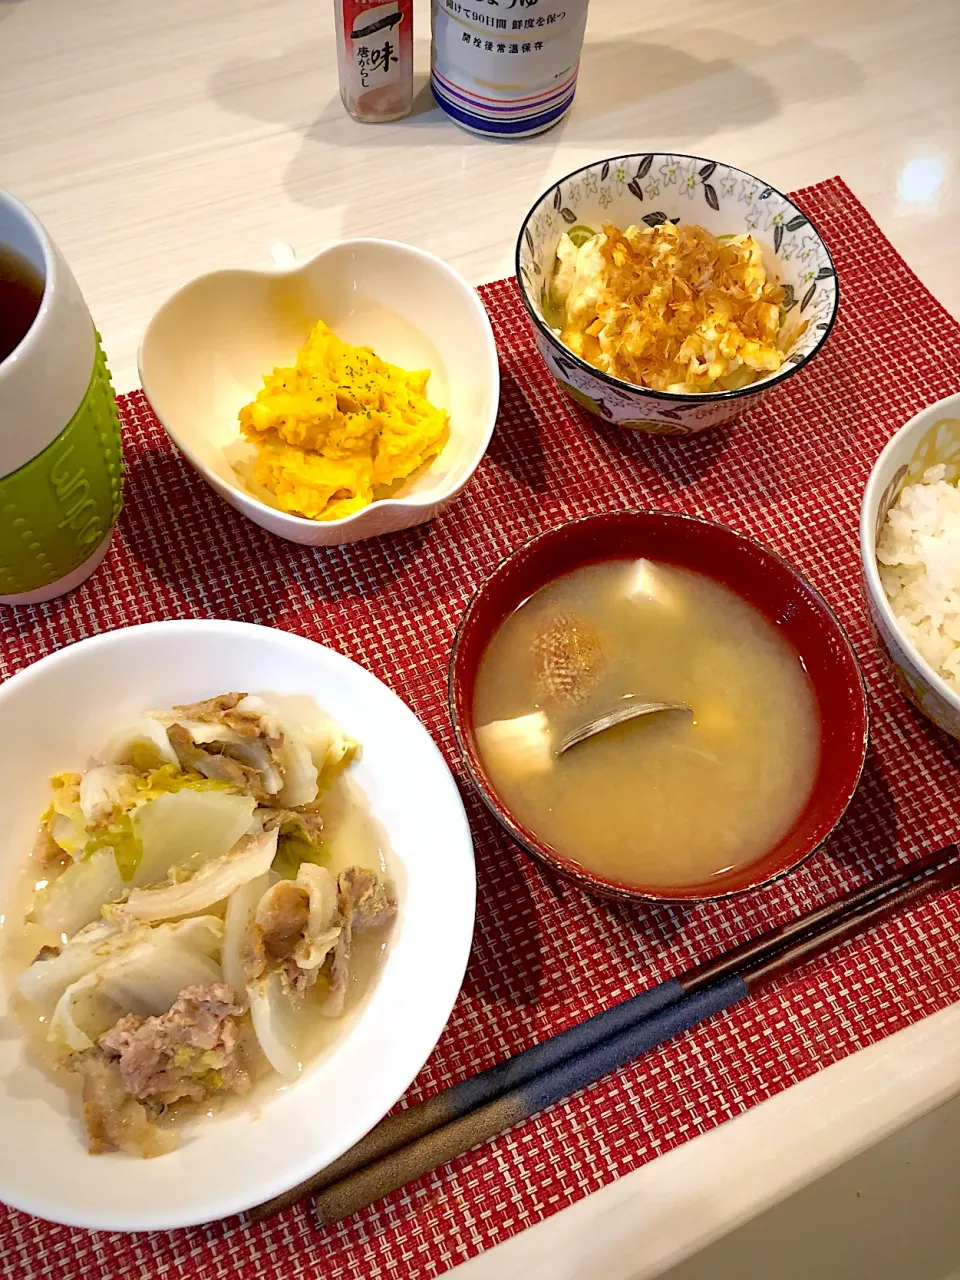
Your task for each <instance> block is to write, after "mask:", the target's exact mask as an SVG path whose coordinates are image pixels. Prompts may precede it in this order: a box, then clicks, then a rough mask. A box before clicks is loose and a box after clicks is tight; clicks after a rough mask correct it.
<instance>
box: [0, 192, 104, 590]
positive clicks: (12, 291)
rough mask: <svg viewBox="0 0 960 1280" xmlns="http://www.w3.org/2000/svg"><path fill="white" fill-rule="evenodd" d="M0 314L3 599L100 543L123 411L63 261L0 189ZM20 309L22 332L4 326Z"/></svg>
mask: <svg viewBox="0 0 960 1280" xmlns="http://www.w3.org/2000/svg"><path fill="white" fill-rule="evenodd" d="M0 312H2V313H3V315H2V316H0V320H2V322H3V323H2V324H0V343H2V345H0V604H37V603H39V602H41V601H43V600H52V599H53V598H54V597H55V596H60V595H63V594H64V593H65V592H67V591H72V590H73V588H74V587H78V586H79V585H80V583H81V582H83V581H84V580H85V579H86V578H88V577H89V576H90V574H91V573H93V571H94V570H95V569H96V568H97V566H98V565H99V564H100V561H101V560H102V559H103V557H104V556H105V555H106V553H107V549H108V548H109V545H110V538H111V535H112V533H113V527H114V525H115V524H116V521H117V516H118V515H119V514H120V504H121V491H122V486H123V459H122V454H121V449H120V421H119V417H118V415H117V405H116V400H115V399H114V395H113V388H112V386H111V384H110V374H109V371H108V370H107V365H106V361H105V360H104V357H103V351H102V350H101V347H100V337H99V335H98V333H97V331H96V330H95V328H94V326H93V320H92V319H91V317H90V312H89V311H88V310H87V305H86V303H85V302H84V300H83V295H82V294H81V292H80V289H79V286H78V285H77V282H76V280H75V279H74V278H73V274H72V273H71V271H70V268H69V267H68V266H67V264H66V262H65V261H64V259H63V257H62V255H61V253H60V251H59V250H58V249H57V247H56V245H55V244H54V243H53V241H52V240H51V239H50V237H49V236H48V235H47V233H46V232H45V231H44V229H43V227H42V226H41V225H40V223H39V222H38V221H37V219H36V218H35V217H34V216H33V214H32V213H31V212H30V210H29V209H27V208H26V207H25V206H24V205H22V204H21V203H20V202H19V201H18V200H15V199H14V197H13V196H11V195H9V194H8V193H6V192H4V191H0ZM18 317H20V318H22V327H23V329H24V331H23V333H22V335H21V334H20V331H19V328H11V326H12V325H16V324H17V320H18ZM31 317H32V318H31Z"/></svg>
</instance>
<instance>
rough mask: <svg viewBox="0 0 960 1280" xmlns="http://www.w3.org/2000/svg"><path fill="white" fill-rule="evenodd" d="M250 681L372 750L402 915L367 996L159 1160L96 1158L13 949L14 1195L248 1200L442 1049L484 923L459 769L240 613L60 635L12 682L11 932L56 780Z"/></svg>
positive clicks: (336, 1152) (9, 1169)
mask: <svg viewBox="0 0 960 1280" xmlns="http://www.w3.org/2000/svg"><path fill="white" fill-rule="evenodd" d="M233 689H237V690H241V691H251V692H259V693H272V694H275V695H289V694H297V695H307V696H309V697H310V698H312V699H313V701H314V702H315V703H316V704H317V705H318V706H319V707H321V708H322V709H323V710H325V711H327V712H329V713H330V714H331V715H332V716H333V717H334V718H335V719H336V720H337V721H339V723H340V725H341V727H342V728H343V730H344V731H345V732H346V733H347V734H348V735H350V736H352V737H355V738H356V739H357V740H358V741H359V742H360V743H361V744H362V747H363V754H362V757H361V759H360V760H359V761H358V762H356V763H355V764H353V765H351V775H352V778H353V784H352V785H354V786H355V787H356V788H358V789H359V790H360V791H362V792H363V793H364V796H365V797H366V803H367V805H368V806H369V809H370V813H371V815H372V818H373V821H374V822H375V823H376V824H377V827H378V828H379V831H380V832H382V839H383V844H384V845H385V849H386V859H387V866H388V869H389V871H390V872H391V874H392V875H393V878H394V882H395V885H396V892H397V898H398V903H399V914H398V917H397V920H396V922H395V924H394V926H393V931H392V933H391V935H390V940H389V943H388V948H387V952H386V955H385V957H384V959H383V962H382V964H381V966H380V971H379V975H378V977H377V979H376V981H375V983H374V984H373V986H372V989H371V990H370V991H369V993H368V994H367V996H366V998H365V1002H364V1003H363V1004H362V1005H361V1007H360V1009H359V1011H358V1012H357V1013H356V1014H355V1015H353V1017H352V1019H351V1020H350V1021H349V1022H348V1023H347V1025H345V1026H344V1027H343V1028H342V1029H339V1030H338V1033H337V1036H336V1038H334V1039H333V1040H332V1042H331V1043H330V1044H329V1046H328V1047H326V1048H325V1049H324V1050H323V1051H322V1053H321V1054H320V1056H319V1057H318V1058H316V1059H314V1061H313V1062H312V1063H311V1064H309V1065H308V1066H307V1067H306V1068H305V1070H304V1073H303V1075H302V1076H301V1077H300V1078H299V1079H297V1080H296V1081H295V1082H293V1083H292V1084H290V1085H288V1086H286V1087H280V1088H277V1087H273V1088H272V1089H271V1088H267V1087H266V1084H267V1083H268V1082H265V1083H264V1086H258V1087H257V1089H256V1091H255V1092H254V1094H253V1095H252V1097H251V1098H250V1099H248V1100H243V1099H240V1100H237V1101H236V1102H235V1103H231V1104H230V1105H229V1106H228V1107H227V1108H226V1109H225V1110H224V1112H223V1114H221V1115H219V1116H215V1117H213V1118H212V1119H209V1120H208V1119H203V1120H201V1121H197V1122H194V1123H193V1124H192V1125H190V1126H187V1127H185V1129H184V1131H183V1141H182V1144H181V1146H180V1147H179V1148H178V1149H177V1150H175V1151H173V1152H171V1153H169V1154H167V1155H162V1156H159V1157H158V1158H156V1159H152V1160H139V1159H137V1158H136V1157H133V1156H129V1155H122V1154H119V1153H116V1152H114V1153H110V1154H104V1155H97V1156H92V1155H89V1154H88V1152H87V1146H86V1137H85V1134H84V1131H83V1124H82V1122H81V1119H80V1115H79V1102H78V1100H74V1099H71V1098H70V1097H68V1095H67V1092H66V1091H65V1090H64V1089H63V1088H62V1087H61V1086H60V1085H59V1084H58V1083H55V1082H54V1081H53V1080H52V1079H50V1078H49V1077H48V1076H47V1075H46V1074H44V1073H43V1071H42V1070H41V1069H40V1068H39V1066H37V1065H36V1064H35V1063H34V1062H33V1061H32V1059H31V1056H30V1054H29V1053H28V1051H27V1048H26V1045H25V1042H24V1040H23V1038H22V1036H21V1035H20V1034H19V1024H18V1022H17V1021H16V1018H15V1016H14V1014H13V1012H12V1009H11V1007H10V1000H9V994H8V992H9V983H10V981H11V980H12V978H13V977H14V975H13V974H11V973H10V972H9V970H10V963H9V961H8V962H7V963H6V964H5V966H4V971H5V972H4V979H5V982H4V988H3V992H2V996H0V1003H2V1009H0V1012H2V1017H3V1035H2V1036H0V1140H2V1142H3V1151H4V1158H3V1160H2V1161H0V1199H2V1200H4V1201H5V1202H6V1203H7V1204H10V1205H14V1206H15V1207H16V1208H19V1209H23V1210H25V1211H26V1212H28V1213H34V1214H38V1215H40V1216H41V1217H45V1218H51V1219H53V1220H55V1221H58V1222H65V1223H69V1224H73V1225H77V1226H83V1227H90V1228H98V1229H105V1230H120V1231H133V1230H148V1229H158V1228H168V1227H179V1226H186V1225H188V1224H191V1223H197V1222H205V1221H209V1220H211V1219H214V1218H219V1217H223V1216H225V1215H227V1214H230V1213H235V1212H237V1211H240V1210H243V1209H246V1208H249V1207H250V1206H251V1205H254V1204H257V1203H260V1202H262V1201H263V1200H266V1199H269V1198H271V1197H272V1196H274V1195H276V1194H278V1193H280V1192H282V1191H284V1190H286V1189H287V1188H289V1187H292V1186H293V1185H294V1184H296V1183H298V1182H300V1181H301V1180H302V1179H304V1178H307V1177H309V1176H310V1175H311V1174H312V1173H314V1172H316V1170H318V1169H320V1168H322V1167H323V1166H324V1165H326V1164H328V1163H329V1162H330V1161H332V1160H334V1159H336V1158H337V1157H338V1156H340V1155H341V1154H342V1153H343V1152H344V1151H345V1150H346V1149H347V1148H348V1147H350V1146H352V1145H353V1143H354V1142H356V1141H357V1140H358V1139H359V1138H360V1137H362V1135H363V1134H364V1133H366V1132H367V1131H368V1130H369V1129H370V1128H372V1126H373V1125H374V1124H376V1122H377V1121H378V1120H379V1119H380V1118H381V1117H382V1116H383V1115H384V1114H385V1113H386V1112H387V1111H389V1109H390V1108H391V1107H392V1106H393V1104H394V1103H395V1102H396V1100H397V1099H398V1098H399V1097H400V1095H401V1094H402V1093H403V1091H404V1090H405V1089H406V1087H407V1086H408V1084H409V1083H410V1081H411V1080H412V1079H413V1077H414V1076H415V1075H416V1073H417V1072H418V1071H419V1069H420V1067H421V1066H422V1064H423V1062H424V1061H425V1060H426V1058H427V1056H428V1055H429V1053H430V1051H431V1050H432V1049H433V1046H434V1044H435V1043H436V1041H437V1039H438V1037H439V1036H440V1033H441V1031H442V1030H443V1027H444V1024H445V1023H446V1020H447V1018H448V1016H449V1014H450V1010H451V1008H452V1007H453V1003H454V1001H455V999H456V997H457V992H458V990H459V987H460V982H461V979H462V977H463V972H464V967H465V965H466V961H467V956H468V954H469V951H470V944H471V939H472V935H473V920H474V901H475V889H476V878H475V872H474V865H473V845H472V841H471V837H470V832H469V828H468V826H467V821H466V817H465V814H464V811H463V805H462V803H461V800H460V796H459V793H458V791H457V788H456V786H455V784H454V781H453V779H452V777H451V775H450V772H449V770H448V769H447V766H446V764H445V763H444V761H443V758H442V756H441V755H440V752H439V751H438V750H437V748H436V747H435V746H434V744H433V742H432V740H431V738H430V736H429V734H428V733H427V732H426V730H425V729H424V728H423V726H422V725H421V724H420V722H419V721H418V720H417V719H416V717H415V716H414V715H413V713H412V712H411V711H409V710H408V708H407V707H406V706H404V704H403V703H402V702H401V701H400V699H399V698H397V696H396V695H395V694H393V693H391V692H390V690H389V689H387V688H386V686H385V685H383V684H381V683H380V681H379V680H377V679H376V678H375V677H374V676H373V675H371V674H370V673H369V672H368V671H365V670H363V668H361V667H359V666H357V665H356V664H355V663H353V662H351V661H349V659H347V658H344V657H342V656H341V655H340V654H338V653H334V652H333V651H332V650H330V649H326V648H323V647H321V646H320V645H316V644H313V643H311V642H310V641H308V640H305V639H303V638H301V637H299V636H294V635H289V634H287V633H285V632H282V631H274V630H272V629H270V628H267V627H256V626H250V625H248V624H246V623H239V622H201V621H193V622H160V623H151V624H148V625H146V626H140V627H130V628H127V629H125V630H119V631H111V632H108V633H106V634H105V635H101V636H97V637H95V638H93V639H90V640H84V641H81V642H80V643H78V644H74V645H70V646H68V647H67V648H65V649H61V650H60V651H59V652H58V653H55V654H53V655H52V656H50V657H48V658H44V659H43V660H42V661H40V662H37V663H35V664H34V665H33V666H31V667H28V668H27V669H26V670H25V671H23V672H21V673H20V674H18V675H16V676H14V677H13V678H12V679H10V680H8V681H7V682H6V683H5V684H4V685H3V686H2V687H0V734H2V735H3V737H4V740H5V741H6V742H16V743H17V749H16V751H11V752H8V753H7V754H6V756H5V759H4V767H3V769H2V771H0V805H2V809H3V814H4V840H3V849H2V854H0V911H2V912H3V913H4V914H5V915H6V917H7V919H6V924H5V928H4V934H5V936H4V938H3V945H4V951H5V952H7V951H8V950H9V947H10V942H11V939H12V937H13V932H12V931H13V930H14V928H15V925H14V915H15V911H14V904H15V903H16V901H17V898H18V896H19V894H18V888H17V886H18V882H20V881H22V878H23V871H24V869H25V863H26V858H27V854H28V853H29V851H30V849H31V848H32V845H33V841H34V839H35V836H36V832H37V829H38V823H39V819H40V816H41V813H42V811H43V809H44V808H45V806H46V804H47V802H48V797H49V782H48V780H49V777H50V775H51V774H52V773H55V772H57V771H59V770H70V769H82V768H85V767H86V766H87V764H88V761H89V757H90V756H91V754H92V753H93V751H95V750H96V749H97V748H98V747H99V746H100V744H101V743H102V742H103V741H104V740H105V739H106V738H107V736H108V734H109V733H110V732H111V731H112V730H114V729H115V728H116V727H117V726H118V725H121V724H124V723H127V722H129V721H130V720H131V718H133V717H136V716H138V715H139V714H140V713H141V712H142V711H143V710H144V709H146V708H149V707H165V706H171V705H173V704H174V703H178V702H182V701H184V700H186V701H191V700H195V699H199V698H205V697H209V696H211V695H214V694H217V693H220V692H223V691H225V690H233Z"/></svg>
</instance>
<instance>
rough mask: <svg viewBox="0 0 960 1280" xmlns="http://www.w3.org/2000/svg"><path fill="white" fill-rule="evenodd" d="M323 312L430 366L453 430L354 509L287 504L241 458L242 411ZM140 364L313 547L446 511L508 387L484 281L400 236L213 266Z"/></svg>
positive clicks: (234, 477)
mask: <svg viewBox="0 0 960 1280" xmlns="http://www.w3.org/2000/svg"><path fill="white" fill-rule="evenodd" d="M317 320H323V321H324V322H325V323H326V324H327V325H328V326H329V327H330V328H331V329H332V330H333V331H334V333H336V334H337V336H338V337H339V338H342V339H343V340H344V341H345V342H349V343H352V344H354V345H357V346H369V347H372V348H373V349H374V351H376V353H377V355H378V356H381V357H382V358H383V359H384V360H387V361H388V362H389V363H391V364H396V365H400V366H401V367H402V368H405V369H424V368H428V369H430V370H431V377H430V382H429V384H428V387H427V396H428V398H429V399H430V400H431V401H432V402H433V403H434V404H435V405H437V406H439V407H440V408H443V409H446V410H447V411H448V412H449V415H450V439H449V440H448V442H447V444H446V445H445V447H444V449H443V450H442V452H441V453H440V454H439V455H438V456H437V457H436V458H435V459H434V460H433V461H432V462H431V463H429V464H428V465H427V466H426V467H424V468H422V469H421V471H420V472H418V473H415V474H414V475H413V476H411V477H410V478H409V479H408V480H407V481H406V482H404V484H403V486H402V487H401V488H400V489H399V490H397V491H396V492H393V493H391V495H390V497H389V498H385V499H380V500H377V501H375V502H373V503H371V504H370V505H369V506H367V507H364V508H363V509H361V510H360V511H356V512H354V513H353V514H352V515H349V516H346V517H344V518H343V519H340V520H326V521H323V520H307V519H305V518H303V517H301V516H296V515H291V514H288V513H287V512H284V511H280V510H278V509H277V508H276V507H273V506H270V505H268V503H267V502H265V501H263V497H264V495H263V494H257V493H255V492H254V491H253V489H252V488H250V487H249V486H248V485H247V484H246V483H245V481H244V480H243V478H242V477H241V475H240V474H239V473H238V470H237V463H241V464H242V463H243V461H244V460H247V461H249V460H250V459H252V458H253V456H254V447H253V445H252V444H250V443H248V442H247V441H245V440H244V439H243V437H242V436H241V435H240V430H239V425H238V421H237V415H238V413H239V411H240V409H241V408H242V406H243V405H245V404H247V403H248V402H249V401H250V400H252V399H253V398H254V396H255V395H256V394H257V392H258V391H259V390H260V388H261V386H262V385H263V384H262V379H263V377H264V375H265V374H269V373H271V372H272V371H273V369H274V368H275V367H276V366H278V365H279V366H286V365H290V364H292V363H293V361H294V358H295V356H296V352H297V350H298V348H300V347H301V346H303V343H304V342H305V340H306V338H307V334H308V333H309V332H310V330H311V328H312V327H313V325H314V324H315V323H316V321H317ZM139 365H140V381H141V383H142V385H143V389H144V391H145V392H146V394H147V398H148V399H149V401H150V403H151V405H152V406H153V409H154V412H155V413H156V415H157V417H158V418H159V419H160V421H161V423H162V424H163V426H164V428H165V429H166V431H167V434H168V435H169V436H170V438H171V439H172V440H173V442H174V444H175V445H176V446H177V448H178V449H179V450H180V451H181V452H182V453H183V454H184V456H185V457H186V458H187V459H188V460H189V461H190V462H191V463H192V464H193V466H194V467H195V468H196V469H197V471H199V472H200V474H201V475H202V476H203V477H204V479H205V480H207V481H208V483H209V484H211V485H212V486H213V487H214V488H215V489H216V490H217V492H218V493H220V494H221V495H222V496H223V497H224V498H226V500H227V501H228V502H230V503H232V505H233V506H235V507H236V508H237V510H239V511H242V512H243V513H244V515H246V516H249V517H250V519H251V520H253V521H255V522H256V523H257V524H259V525H261V526H262V527H263V528H264V529H269V530H270V532H271V533H276V534H279V535H280V536H281V537H283V538H288V539H290V540H291V541H292V542H301V543H304V544H306V545H308V546H334V545H337V544H340V543H345V542H357V541H359V540H360V539H361V538H371V537H375V536H377V535H378V534H384V533H392V532H394V531H396V530H398V529H406V528H409V527H411V526H412V525H416V524H422V523H423V522H424V521H425V520H432V519H433V517H434V516H436V515H438V514H439V513H440V512H441V511H442V510H443V509H444V508H445V507H447V506H448V505H449V504H450V503H451V502H453V501H454V500H455V499H456V498H457V497H458V496H459V494H460V493H461V492H462V491H463V489H464V488H465V486H466V485H467V484H468V482H469V480H470V478H471V476H472V475H473V473H474V471H475V470H476V468H477V466H478V465H479V463H480V460H481V458H482V457H483V455H484V453H485V452H486V449H487V446H488V444H489V443H490V437H491V435H492V434H493V428H494V423H495V422H496V417H497V408H498V405H499V398H500V375H499V366H498V362H497V351H496V344H495V342H494V338H493V330H492V329H491V327H490V321H489V319H488V318H487V313H486V311H485V310H484V308H483V304H482V302H481V301H480V298H479V296H478V294H477V292H476V290H475V289H473V288H471V286H470V285H468V284H467V282H466V281H465V280H464V279H463V277H462V276H460V275H458V273H457V272H456V271H454V270H453V268H452V267H450V266H448V265H447V264H446V263H445V262H442V261H441V260H440V259H439V258H436V257H434V256H433V254H430V253H426V252H424V251H423V250H422V249H415V248H413V247H412V246H410V245H405V244H398V243H395V242H394V241H390V240H344V241H340V242H339V243H337V244H333V245H331V246H330V247H329V248H327V249H324V250H322V251H321V252H320V253H318V254H316V255H315V256H314V257H312V258H310V259H309V261H306V262H303V263H300V264H296V265H294V266H291V267H273V268H271V269H268V270H262V271H252V270H235V271H216V272H213V273H212V274H210V275H204V276H200V277H198V278H197V279H196V280H194V281H192V282H191V283H190V284H187V285H185V286H184V287H183V288H182V289H180V290H179V291H178V292H177V293H175V294H174V295H173V297H172V298H170V299H168V301H167V302H165V303H164V304H163V306H162V307H161V308H160V310H159V311H158V312H157V313H156V315H155V316H154V317H153V319H152V320H151V321H150V324H149V325H148V326H147V330H146V333H145V334H144V338H143V342H142V344H141V347H140V356H139ZM241 470H243V467H242V465H241Z"/></svg>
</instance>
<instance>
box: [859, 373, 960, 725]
mask: <svg viewBox="0 0 960 1280" xmlns="http://www.w3.org/2000/svg"><path fill="white" fill-rule="evenodd" d="M940 463H942V464H943V465H944V466H946V468H947V475H946V479H947V480H949V481H951V482H953V483H954V484H955V483H957V481H958V480H960V394H958V395H954V396H948V397H947V398H946V400H939V401H938V402H937V403H936V404H931V405H928V406H927V408H926V409H921V411H920V412H919V413H918V414H916V416H915V417H913V418H911V419H910V421H909V422H908V423H906V424H905V425H904V426H902V427H901V428H900V430H899V431H898V432H897V433H896V435H894V436H891V438H890V439H889V440H888V441H887V443H886V446H885V447H884V450H883V452H882V453H881V454H880V457H879V458H878V459H877V460H876V462H875V463H874V464H873V470H872V471H871V472H870V479H869V480H868V481H867V487H866V489H865V491H864V495H863V503H862V505H861V508H860V559H861V569H862V572H863V585H864V595H865V596H866V600H867V607H868V608H869V611H870V621H871V622H872V624H873V630H874V633H875V635H876V636H877V639H878V640H879V641H880V645H881V647H882V649H883V650H884V652H885V654H886V657H887V661H888V666H889V669H890V673H891V675H892V676H893V678H894V679H895V680H896V682H897V684H898V685H899V687H900V690H901V692H902V693H904V694H905V695H906V697H907V698H909V699H910V701H911V702H912V703H913V704H914V706H915V707H916V708H917V709H918V710H919V711H922V712H923V714H924V715H925V716H926V717H927V718H928V719H930V720H932V721H933V722H934V724H937V725H939V726H940V728H941V729H943V730H945V731H946V732H947V733H949V734H950V735H951V736H952V737H954V738H960V693H958V692H957V690H956V689H955V688H954V687H953V686H951V685H949V684H948V683H947V681H946V680H944V679H943V677H942V676H940V675H938V674H937V672H936V671H934V669H933V667H931V666H930V664H929V662H927V661H926V659H925V658H922V657H921V656H920V654H919V653H918V652H917V650H916V649H915V648H914V646H913V644H912V643H911V641H910V640H908V639H907V637H906V636H905V635H904V634H903V632H902V631H901V630H900V627H899V625H898V624H897V619H896V617H895V616H894V612H893V609H891V607H890V601H889V600H888V599H887V595H886V592H885V591H884V589H883V584H882V583H881V581H880V574H879V572H878V570H877V541H878V539H879V537H880V530H881V529H882V528H883V522H884V521H885V520H886V518H887V513H888V512H889V510H890V508H891V507H892V506H893V504H894V503H895V502H896V500H897V498H898V497H899V495H900V490H901V489H902V488H903V486H904V484H905V483H907V482H908V481H911V482H915V481H917V480H919V479H920V477H921V476H922V475H923V473H924V471H926V469H927V467H933V466H936V465H937V464H940Z"/></svg>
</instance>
